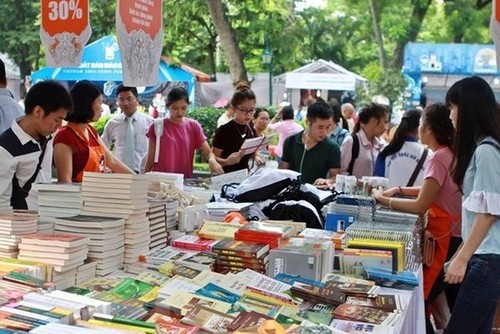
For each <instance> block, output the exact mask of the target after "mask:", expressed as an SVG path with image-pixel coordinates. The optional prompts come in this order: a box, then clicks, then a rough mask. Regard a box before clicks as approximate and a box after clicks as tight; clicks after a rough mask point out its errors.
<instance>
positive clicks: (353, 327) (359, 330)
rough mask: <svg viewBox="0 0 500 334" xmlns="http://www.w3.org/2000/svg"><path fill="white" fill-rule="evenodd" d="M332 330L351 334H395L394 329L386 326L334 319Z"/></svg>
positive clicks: (331, 325)
mask: <svg viewBox="0 0 500 334" xmlns="http://www.w3.org/2000/svg"><path fill="white" fill-rule="evenodd" d="M330 328H335V329H338V330H341V331H343V332H345V333H351V334H366V333H371V334H394V327H392V326H386V325H376V324H369V323H366V322H356V321H348V320H340V319H334V320H333V321H332V322H331V324H330Z"/></svg>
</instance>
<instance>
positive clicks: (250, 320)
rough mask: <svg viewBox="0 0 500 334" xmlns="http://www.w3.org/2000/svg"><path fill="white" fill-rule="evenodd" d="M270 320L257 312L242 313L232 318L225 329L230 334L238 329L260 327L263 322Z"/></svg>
mask: <svg viewBox="0 0 500 334" xmlns="http://www.w3.org/2000/svg"><path fill="white" fill-rule="evenodd" d="M270 319H272V318H271V317H268V316H266V315H263V314H261V313H259V312H255V311H242V312H240V313H239V314H238V315H237V316H236V318H234V320H233V321H232V322H231V323H229V324H228V325H227V326H226V328H227V330H228V331H230V332H235V331H236V330H238V329H240V328H247V327H253V326H260V325H261V324H262V323H263V322H264V320H270Z"/></svg>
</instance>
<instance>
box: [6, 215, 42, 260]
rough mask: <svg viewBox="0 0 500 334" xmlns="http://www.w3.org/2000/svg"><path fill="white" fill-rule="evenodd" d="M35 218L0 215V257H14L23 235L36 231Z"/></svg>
mask: <svg viewBox="0 0 500 334" xmlns="http://www.w3.org/2000/svg"><path fill="white" fill-rule="evenodd" d="M36 230H37V219H36V218H34V217H29V216H17V215H1V216H0V257H9V258H16V257H17V254H18V251H19V249H18V244H19V242H20V241H21V237H22V236H23V235H27V234H32V233H36Z"/></svg>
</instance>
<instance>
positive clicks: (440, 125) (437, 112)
mask: <svg viewBox="0 0 500 334" xmlns="http://www.w3.org/2000/svg"><path fill="white" fill-rule="evenodd" d="M422 123H423V124H424V125H427V126H429V127H430V128H431V130H432V133H433V134H434V137H435V138H436V141H437V143H438V144H439V145H444V146H448V147H449V148H450V149H452V147H453V142H454V140H455V128H453V123H452V122H451V119H450V109H449V108H448V107H447V106H446V105H445V104H444V103H433V104H431V105H428V106H427V107H426V108H425V110H424V112H423V113H422Z"/></svg>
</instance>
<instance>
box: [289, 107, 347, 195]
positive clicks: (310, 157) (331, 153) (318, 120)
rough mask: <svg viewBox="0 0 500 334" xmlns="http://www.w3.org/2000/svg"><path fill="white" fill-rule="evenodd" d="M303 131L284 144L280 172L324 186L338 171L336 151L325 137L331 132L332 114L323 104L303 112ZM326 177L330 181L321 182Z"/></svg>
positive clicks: (338, 152) (338, 159) (337, 151)
mask: <svg viewBox="0 0 500 334" xmlns="http://www.w3.org/2000/svg"><path fill="white" fill-rule="evenodd" d="M306 126H307V127H306V129H305V130H304V131H301V132H299V133H298V134H296V135H292V136H290V137H288V138H287V139H286V140H285V144H284V145H283V157H282V161H281V163H280V168H287V169H292V170H294V171H297V172H299V173H301V174H302V176H301V181H302V182H304V183H312V184H315V185H319V186H327V185H328V184H331V183H333V182H334V180H335V176H336V175H337V174H338V173H339V171H340V149H339V147H338V145H337V144H335V143H334V142H332V141H331V140H330V138H329V137H328V135H329V134H330V132H331V131H332V128H333V110H332V109H331V107H330V106H329V105H328V104H326V103H325V102H324V101H318V102H315V103H313V104H312V105H310V106H309V108H308V109H307V116H306ZM327 173H328V174H329V176H330V179H324V177H325V175H327Z"/></svg>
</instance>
